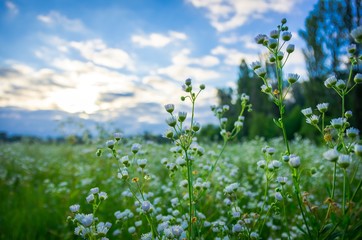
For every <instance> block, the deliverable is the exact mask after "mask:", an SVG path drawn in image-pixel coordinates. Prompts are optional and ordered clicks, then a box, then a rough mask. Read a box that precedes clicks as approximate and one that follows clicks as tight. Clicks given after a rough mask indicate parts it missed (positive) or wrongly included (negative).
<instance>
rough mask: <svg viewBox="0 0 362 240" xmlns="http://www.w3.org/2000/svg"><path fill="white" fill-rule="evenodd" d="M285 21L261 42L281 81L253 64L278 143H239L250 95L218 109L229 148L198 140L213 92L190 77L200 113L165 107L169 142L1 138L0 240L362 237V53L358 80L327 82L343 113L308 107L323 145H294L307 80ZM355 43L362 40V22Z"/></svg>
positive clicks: (192, 102) (187, 88) (191, 98)
mask: <svg viewBox="0 0 362 240" xmlns="http://www.w3.org/2000/svg"><path fill="white" fill-rule="evenodd" d="M286 22H287V21H286V19H283V20H282V21H281V24H280V25H278V26H277V28H276V29H275V30H272V31H271V32H270V34H269V35H265V34H259V35H258V36H257V37H256V38H255V41H256V43H257V44H260V45H261V47H264V48H265V49H266V50H267V51H268V52H269V58H268V63H269V64H271V65H272V66H274V67H275V68H274V72H273V74H270V72H268V71H267V68H266V66H264V64H262V63H261V62H253V63H252V64H251V68H252V69H253V71H254V72H255V74H256V75H257V76H259V77H260V82H261V91H262V92H263V93H264V94H265V95H267V97H268V98H269V99H270V100H271V101H270V104H271V105H272V104H274V105H275V106H276V108H277V109H278V113H279V118H278V119H274V122H271V123H270V124H275V126H274V127H275V128H277V129H279V130H280V136H281V137H280V138H274V139H271V140H268V141H266V140H264V138H263V137H258V138H255V139H253V140H248V141H246V140H242V141H239V140H236V139H237V135H238V134H239V133H240V131H241V130H242V128H243V126H244V121H245V118H246V117H247V115H246V114H245V113H246V112H247V111H252V106H251V104H250V103H249V100H250V97H249V96H248V95H247V94H245V93H243V94H241V95H240V96H238V99H239V101H238V104H240V106H239V109H240V112H239V115H238V117H237V119H228V118H226V117H225V113H227V112H228V111H229V110H230V106H228V105H223V106H213V107H212V108H211V109H212V111H213V112H214V114H215V117H216V118H217V119H218V121H219V128H220V132H219V133H220V135H221V137H222V141H221V142H220V143H212V142H207V141H204V140H203V139H200V138H199V133H200V129H201V127H202V126H201V125H200V123H198V122H197V121H196V119H197V114H198V113H197V98H198V96H199V95H200V94H202V92H203V90H204V89H205V85H203V84H201V85H199V86H195V84H194V83H193V81H192V80H191V79H186V80H185V81H184V84H183V85H182V88H183V90H184V95H183V96H180V100H181V101H183V102H186V103H188V104H189V109H190V111H189V112H178V111H177V105H175V104H173V103H169V104H166V105H165V106H164V108H165V111H166V112H167V113H168V114H169V117H168V118H166V119H165V124H166V125H168V127H169V129H167V130H166V132H165V133H164V138H167V139H168V140H169V141H170V143H168V144H156V143H155V142H152V141H144V140H142V139H138V138H125V137H124V136H123V135H122V133H120V132H116V133H109V137H108V138H107V139H104V140H102V141H100V142H99V143H92V144H88V145H85V144H79V145H74V144H50V143H25V142H19V143H13V144H8V143H1V148H0V159H1V162H0V185H1V188H0V194H1V195H0V196H1V202H0V221H1V222H0V237H1V238H2V239H75V238H76V239H77V238H79V239H82V238H83V239H101V240H107V239H143V240H146V239H159V240H160V239H224V240H227V239H361V238H362V219H361V216H362V200H361V199H362V191H361V186H362V173H361V170H360V165H361V157H362V145H361V142H360V139H359V130H358V129H356V128H354V127H353V126H351V124H350V123H349V122H350V120H351V119H352V118H353V113H352V111H350V110H348V106H346V102H345V98H346V96H347V95H348V94H349V93H350V92H351V91H352V90H353V89H354V88H355V87H356V85H358V84H361V83H362V74H361V73H354V72H353V69H354V67H356V66H357V65H358V62H359V61H361V60H362V56H357V54H356V45H355V44H352V45H350V46H349V47H348V48H347V52H348V54H349V63H350V74H349V76H348V79H345V80H342V79H337V78H336V77H335V76H331V77H329V78H327V79H326V80H325V81H324V84H323V85H324V86H321V87H326V88H328V89H329V90H330V91H333V92H335V93H336V94H337V95H338V97H339V98H340V103H341V106H340V110H341V112H340V115H338V116H332V117H331V116H328V117H329V118H330V119H328V120H326V117H327V115H326V114H327V112H328V109H329V108H330V107H332V106H329V104H328V103H325V102H324V103H323V102H322V103H319V104H317V106H310V107H307V108H305V109H302V110H301V114H303V115H304V116H305V119H306V124H308V125H310V127H311V128H315V129H316V131H317V133H318V138H319V139H320V140H321V141H320V142H321V143H320V144H318V145H316V144H315V143H313V142H311V141H310V140H308V139H306V138H301V137H299V136H298V133H295V137H294V140H290V139H288V138H287V136H288V134H287V133H288V131H289V129H287V128H286V126H287V125H286V115H287V114H288V113H287V112H286V105H285V102H286V98H287V95H288V93H290V91H291V90H292V88H293V84H294V83H296V82H297V81H298V79H299V77H300V76H299V75H298V74H295V73H289V74H287V75H286V74H284V73H283V68H284V65H285V64H286V62H287V60H288V57H289V55H290V54H292V53H293V51H294V45H292V44H288V43H287V42H288V41H289V40H290V39H291V37H292V35H291V33H290V32H288V27H287V26H286ZM351 36H352V37H353V38H354V39H355V41H356V42H357V43H361V42H362V27H359V28H357V29H355V30H353V31H352V32H351ZM269 75H272V76H273V77H274V78H273V79H271V77H270V76H269ZM333 107H337V106H333ZM333 117H334V118H333ZM230 121H231V123H232V124H231V126H232V127H231V128H229V126H230V124H227V123H228V122H230ZM316 138H317V137H316Z"/></svg>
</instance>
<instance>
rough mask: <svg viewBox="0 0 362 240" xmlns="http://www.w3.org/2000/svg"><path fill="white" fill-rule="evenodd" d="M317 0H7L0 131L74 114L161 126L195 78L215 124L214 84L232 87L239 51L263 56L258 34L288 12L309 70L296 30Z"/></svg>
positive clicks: (0, 8) (141, 127)
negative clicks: (171, 105)
mask: <svg viewBox="0 0 362 240" xmlns="http://www.w3.org/2000/svg"><path fill="white" fill-rule="evenodd" d="M316 2H317V1H316V0H170V1H166V0H164V1H163V0H132V1H128V0H127V1H126V0H118V1H117V0H109V1H103V0H87V1H80V0H79V1H74V0H49V1H37V0H12V1H4V0H1V1H0V46H1V47H0V131H5V132H7V133H10V134H30V135H38V136H54V135H57V134H59V133H60V130H59V126H60V125H61V123H65V122H69V119H73V120H72V121H73V123H71V124H68V125H69V126H70V125H72V124H73V125H74V126H75V125H77V124H85V125H86V126H91V125H94V124H98V123H99V124H105V123H106V124H107V126H113V127H116V128H119V129H122V130H123V131H124V132H125V133H127V134H132V133H142V132H143V131H151V132H154V133H161V132H162V131H164V130H165V129H166V128H167V127H166V124H165V122H164V119H165V118H166V117H167V114H166V113H165V111H164V108H163V105H164V104H166V103H174V104H175V105H176V107H177V108H178V109H182V110H187V107H186V106H184V105H180V101H179V97H180V96H181V95H182V94H183V92H182V90H181V87H180V86H181V84H182V83H183V81H184V80H185V79H186V78H189V77H190V78H192V79H193V81H194V82H195V83H196V84H197V85H198V84H201V83H203V84H205V85H206V90H205V91H204V92H203V93H202V95H201V96H200V99H199V103H198V107H197V109H196V111H197V116H196V119H197V120H198V121H200V122H201V123H206V122H210V121H211V122H212V119H213V115H212V113H211V112H210V110H209V106H210V105H212V104H215V103H216V101H217V99H216V97H215V93H216V90H215V88H217V87H227V86H233V84H234V82H235V81H236V80H237V76H238V64H239V63H240V60H241V59H242V58H244V59H246V60H247V62H248V63H251V62H252V61H254V60H258V58H259V57H258V56H260V54H262V53H263V51H264V49H262V48H260V47H259V46H258V45H256V44H255V43H254V41H253V38H254V37H255V36H256V35H257V34H259V33H269V32H270V30H272V29H274V28H275V27H276V25H278V24H279V23H280V20H281V19H282V18H283V17H285V18H287V19H288V26H289V28H290V31H291V32H292V34H293V39H292V42H293V43H295V44H296V46H297V50H296V52H295V53H294V54H293V56H292V57H291V58H290V60H289V64H288V67H287V70H288V71H289V72H295V73H299V74H301V75H303V74H304V73H305V69H304V59H303V56H302V54H301V47H303V42H302V41H301V39H300V38H299V37H298V35H297V31H298V30H299V29H303V27H304V19H305V18H306V16H307V15H308V13H309V11H310V10H312V9H313V5H314V4H315V3H316ZM251 97H252V96H251ZM74 122H76V124H75V123H74ZM69 129H71V127H70V128H69ZM71 131H77V130H75V129H74V128H73V130H71Z"/></svg>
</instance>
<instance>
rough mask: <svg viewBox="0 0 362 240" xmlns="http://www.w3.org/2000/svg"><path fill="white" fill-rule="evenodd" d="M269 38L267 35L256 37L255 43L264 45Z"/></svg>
mask: <svg viewBox="0 0 362 240" xmlns="http://www.w3.org/2000/svg"><path fill="white" fill-rule="evenodd" d="M267 38H268V37H267V36H266V35H265V34H259V35H258V36H256V37H255V42H256V43H257V44H264V41H265V40H266V39H267Z"/></svg>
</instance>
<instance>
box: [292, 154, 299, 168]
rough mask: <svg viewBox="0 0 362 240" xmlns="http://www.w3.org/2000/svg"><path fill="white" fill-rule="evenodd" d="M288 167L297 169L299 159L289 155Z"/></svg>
mask: <svg viewBox="0 0 362 240" xmlns="http://www.w3.org/2000/svg"><path fill="white" fill-rule="evenodd" d="M289 165H290V166H291V167H293V168H298V167H299V166H300V157H299V156H296V155H290V159H289Z"/></svg>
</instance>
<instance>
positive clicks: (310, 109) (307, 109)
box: [301, 107, 313, 117]
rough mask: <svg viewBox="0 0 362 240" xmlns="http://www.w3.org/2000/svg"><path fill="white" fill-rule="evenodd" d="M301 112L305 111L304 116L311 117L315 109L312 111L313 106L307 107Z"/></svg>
mask: <svg viewBox="0 0 362 240" xmlns="http://www.w3.org/2000/svg"><path fill="white" fill-rule="evenodd" d="M301 112H302V113H303V115H304V116H306V117H310V116H312V115H313V111H312V108H310V107H309V108H305V109H302V110H301Z"/></svg>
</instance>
